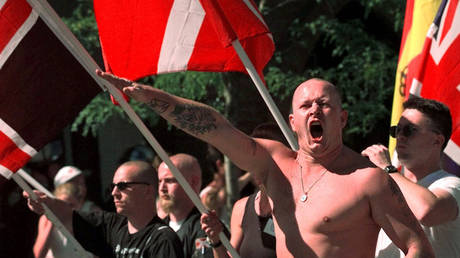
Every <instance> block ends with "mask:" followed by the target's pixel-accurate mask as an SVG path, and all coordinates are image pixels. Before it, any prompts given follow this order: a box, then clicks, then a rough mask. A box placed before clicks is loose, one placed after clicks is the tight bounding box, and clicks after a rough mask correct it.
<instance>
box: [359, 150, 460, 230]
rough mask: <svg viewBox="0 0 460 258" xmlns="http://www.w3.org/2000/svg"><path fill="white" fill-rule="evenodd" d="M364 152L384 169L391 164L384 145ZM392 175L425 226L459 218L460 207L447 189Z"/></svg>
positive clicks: (399, 175) (397, 174)
mask: <svg viewBox="0 0 460 258" xmlns="http://www.w3.org/2000/svg"><path fill="white" fill-rule="evenodd" d="M362 154H363V155H365V156H368V157H369V159H370V160H371V161H372V162H373V163H374V164H375V165H376V166H378V167H380V168H382V169H383V168H384V167H386V166H388V165H391V161H390V158H389V157H390V155H389V153H388V149H387V148H386V147H385V146H383V145H372V146H370V147H368V148H366V149H365V150H364V151H363V152H362ZM390 175H391V177H392V178H393V180H395V182H396V183H397V184H398V186H399V188H400V189H401V192H402V193H403V195H404V198H405V199H406V201H407V204H408V205H409V208H410V209H411V211H412V212H413V213H414V215H415V217H416V218H417V220H418V221H420V223H422V224H423V225H424V226H428V227H431V226H436V225H439V224H443V223H446V222H449V221H452V220H454V219H455V218H457V216H458V210H459V207H458V206H457V202H456V200H455V198H454V197H453V196H452V195H451V194H450V193H448V192H447V191H445V190H442V189H433V190H432V191H430V190H429V189H427V188H425V187H423V186H420V185H418V184H416V183H414V182H412V181H410V180H409V179H407V178H406V177H404V176H403V175H401V174H400V173H391V174H390Z"/></svg>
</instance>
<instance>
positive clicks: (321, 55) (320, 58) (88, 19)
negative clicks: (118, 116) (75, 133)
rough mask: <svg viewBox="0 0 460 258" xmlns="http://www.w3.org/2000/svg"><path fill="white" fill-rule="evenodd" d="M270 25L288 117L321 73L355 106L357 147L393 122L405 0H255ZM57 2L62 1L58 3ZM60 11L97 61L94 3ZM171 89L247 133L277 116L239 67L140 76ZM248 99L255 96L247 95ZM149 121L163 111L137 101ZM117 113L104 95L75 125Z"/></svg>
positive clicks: (92, 124)
mask: <svg viewBox="0 0 460 258" xmlns="http://www.w3.org/2000/svg"><path fill="white" fill-rule="evenodd" d="M256 2H257V3H258V4H259V7H260V9H261V11H262V13H263V15H264V17H265V20H266V22H267V24H268V26H269V28H270V29H271V31H272V34H273V37H274V40H275V45H276V52H275V53H274V56H273V58H272V59H271V61H270V62H269V64H268V65H267V67H266V69H265V79H266V82H267V85H268V88H269V90H270V92H271V94H272V97H273V98H274V99H275V102H277V103H279V108H280V110H281V112H282V114H283V115H284V116H285V117H287V114H288V113H289V108H290V96H291V95H292V93H293V90H294V89H295V87H296V86H297V85H298V84H299V83H300V82H302V81H303V80H305V79H307V78H311V77H321V78H325V79H327V80H330V81H331V82H333V83H334V84H336V85H338V86H339V87H340V89H341V90H342V93H343V98H344V108H346V109H347V110H348V111H349V122H348V126H347V127H346V129H345V130H346V131H345V134H344V135H345V141H346V143H347V144H349V145H352V146H353V145H354V146H357V145H356V144H354V141H356V139H358V138H364V137H366V136H369V135H370V134H372V133H375V132H376V131H378V130H377V129H378V128H377V127H379V126H380V125H384V126H388V124H389V116H390V112H391V99H392V92H393V85H394V73H395V70H396V64H397V55H398V51H399V43H400V34H401V28H402V11H403V7H404V3H401V2H400V1H397V0H385V1H383V0H367V1H366V0H354V1H353V0H337V1H334V0H329V1H326V0H316V1H305V0H286V1H279V0H261V1H256ZM54 5H55V6H58V1H56V3H54ZM61 13H62V15H61V16H64V20H65V22H66V23H67V24H68V26H69V27H70V29H71V30H72V31H73V32H74V33H75V35H76V36H77V38H79V39H80V41H81V42H82V44H83V45H84V46H85V48H86V49H87V50H88V52H89V53H90V54H91V55H93V57H94V58H95V60H96V61H97V62H98V63H102V61H101V58H100V46H99V41H98V36H97V26H96V23H95V21H94V12H93V10H92V1H89V0H77V1H75V3H74V4H72V5H71V6H70V7H68V8H67V9H66V8H65V7H62V9H61ZM141 82H144V83H146V84H150V85H152V84H154V85H155V87H158V88H161V89H164V90H166V91H168V92H171V93H173V94H177V95H180V96H183V97H187V98H191V99H195V100H198V101H202V102H205V103H208V104H210V105H212V106H214V107H215V108H217V109H218V110H219V111H221V112H223V113H225V114H226V115H228V116H229V119H230V120H231V121H232V122H234V123H235V124H236V125H237V126H238V127H242V128H243V129H242V130H243V131H246V132H249V131H250V129H251V128H253V127H254V126H255V125H256V124H258V123H260V122H264V121H267V120H271V119H272V118H271V115H270V114H269V112H268V110H267V108H266V107H265V105H264V104H263V103H262V102H261V101H260V97H259V96H258V93H257V92H256V91H255V89H254V86H253V84H252V82H251V81H250V79H249V77H248V76H246V75H241V74H236V73H226V74H221V73H203V72H182V73H174V74H167V75H158V76H154V77H149V78H144V79H143V80H141ZM248 99H249V100H248ZM133 106H134V108H135V110H136V111H137V112H138V114H139V115H140V116H141V118H143V119H144V120H145V121H147V123H148V124H149V125H150V126H155V124H156V123H157V121H158V117H157V116H156V115H155V114H154V113H153V112H151V111H150V110H149V109H148V108H147V107H146V106H144V105H141V104H139V103H133ZM115 113H122V112H121V111H120V109H119V108H118V107H115V106H113V105H112V104H111V103H109V97H108V95H107V93H101V94H100V95H99V96H97V97H96V98H95V99H94V100H93V101H92V102H91V103H90V104H89V105H88V106H87V107H86V109H84V110H83V111H82V112H81V113H80V115H79V116H78V118H77V119H76V120H75V122H74V124H73V129H74V130H77V129H79V130H81V132H82V133H83V134H87V133H89V132H91V133H93V134H96V133H97V129H98V128H99V126H101V125H102V124H104V122H105V121H106V120H107V119H108V117H110V116H111V115H113V114H115Z"/></svg>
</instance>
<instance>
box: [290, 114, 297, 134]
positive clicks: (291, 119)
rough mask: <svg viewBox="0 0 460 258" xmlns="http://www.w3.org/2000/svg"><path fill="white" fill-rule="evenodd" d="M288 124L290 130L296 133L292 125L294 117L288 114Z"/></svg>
mask: <svg viewBox="0 0 460 258" xmlns="http://www.w3.org/2000/svg"><path fill="white" fill-rule="evenodd" d="M289 124H290V126H291V129H292V131H293V132H294V133H296V129H295V125H294V115H293V114H289Z"/></svg>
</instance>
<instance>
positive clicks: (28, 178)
mask: <svg viewBox="0 0 460 258" xmlns="http://www.w3.org/2000/svg"><path fill="white" fill-rule="evenodd" d="M16 174H18V175H20V176H21V177H22V179H24V180H25V181H26V182H27V183H29V184H30V185H31V186H33V187H34V188H35V189H37V190H38V191H40V192H42V193H44V194H46V195H47V196H48V197H50V198H55V196H54V194H52V193H51V192H50V191H48V189H46V188H45V187H44V186H43V185H41V184H40V183H39V182H38V181H37V180H35V178H33V177H32V176H31V175H29V174H28V173H27V172H26V171H24V170H22V169H19V170H18V171H17V172H16Z"/></svg>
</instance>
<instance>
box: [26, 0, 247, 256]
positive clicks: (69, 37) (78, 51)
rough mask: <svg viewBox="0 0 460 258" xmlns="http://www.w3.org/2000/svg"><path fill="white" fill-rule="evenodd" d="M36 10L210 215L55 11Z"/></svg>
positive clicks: (36, 0) (38, 5)
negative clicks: (97, 70) (100, 73)
mask: <svg viewBox="0 0 460 258" xmlns="http://www.w3.org/2000/svg"><path fill="white" fill-rule="evenodd" d="M27 1H28V2H29V3H30V5H32V7H33V8H34V9H36V10H37V11H38V12H39V15H40V17H41V18H42V19H43V20H44V22H45V23H46V24H47V25H48V26H49V27H50V29H51V30H52V31H53V32H54V34H55V35H56V36H57V37H58V38H59V39H60V40H61V42H62V43H63V44H64V45H65V46H66V47H67V49H68V50H69V51H70V52H71V53H72V54H73V55H74V57H75V58H76V59H77V60H78V61H79V62H80V64H82V66H83V67H85V69H86V71H88V73H89V74H90V75H91V76H92V77H93V78H94V80H95V81H96V82H97V83H98V84H99V86H101V88H103V89H106V90H108V91H109V93H110V94H112V96H113V97H114V98H115V99H116V100H117V101H118V103H119V104H120V106H121V107H122V108H123V110H124V111H125V112H126V114H127V115H128V117H129V118H130V119H131V120H132V122H133V123H134V124H135V125H136V127H137V128H138V129H139V131H140V132H141V133H142V135H143V136H144V137H145V138H146V140H147V141H148V142H149V144H150V145H151V146H152V148H153V149H154V150H155V151H156V153H157V154H158V155H159V156H160V158H161V159H162V160H163V161H164V162H165V163H166V165H168V168H169V169H170V170H171V172H172V174H173V175H174V177H175V178H176V180H177V181H178V182H179V184H180V185H181V186H182V188H183V189H184V191H185V192H186V194H187V195H188V197H189V198H190V199H191V200H192V202H193V204H194V205H195V206H196V207H197V208H198V210H199V211H200V212H201V213H207V210H206V208H205V207H204V205H203V204H202V203H201V200H200V198H199V197H198V194H197V193H195V192H194V191H193V189H192V188H191V186H190V184H189V183H188V182H187V181H186V180H185V178H184V176H183V175H182V173H181V172H180V171H179V169H178V168H177V167H176V166H174V164H173V163H172V161H171V160H170V159H169V156H168V154H167V153H166V151H165V150H164V149H163V147H161V145H160V144H159V143H158V141H157V140H156V139H155V137H154V136H153V135H152V133H151V132H150V130H149V129H148V128H147V127H146V126H145V124H144V123H143V122H142V120H141V119H140V118H139V116H138V115H137V114H136V112H135V111H134V110H133V109H132V107H131V106H130V105H129V104H128V103H127V102H126V100H125V99H124V98H123V96H122V95H121V92H120V91H119V90H118V89H117V88H116V87H115V86H113V85H112V84H110V83H108V82H107V81H105V80H104V79H102V78H100V77H99V76H97V75H96V73H95V71H96V69H100V68H99V67H98V65H97V64H96V62H94V60H93V59H92V57H91V56H90V55H89V54H88V52H87V51H86V50H85V48H84V47H83V46H82V45H81V43H80V42H79V41H78V39H77V38H75V36H74V35H73V34H72V32H71V31H70V30H69V29H68V28H67V26H66V25H65V24H64V23H63V22H62V20H61V19H60V18H59V16H58V15H57V14H56V13H55V12H54V10H53V8H51V6H49V4H48V3H47V2H46V1H43V0H27ZM219 238H220V240H221V242H222V244H223V245H224V246H225V247H226V248H227V250H228V251H229V253H230V254H231V255H232V257H239V255H238V253H237V252H236V250H235V249H234V248H233V247H232V246H231V244H230V241H229V240H228V238H227V237H226V236H225V234H224V233H223V232H221V233H220V234H219Z"/></svg>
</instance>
